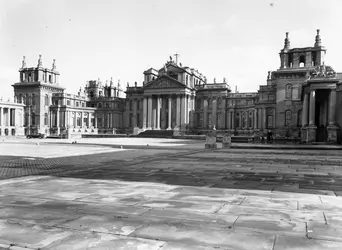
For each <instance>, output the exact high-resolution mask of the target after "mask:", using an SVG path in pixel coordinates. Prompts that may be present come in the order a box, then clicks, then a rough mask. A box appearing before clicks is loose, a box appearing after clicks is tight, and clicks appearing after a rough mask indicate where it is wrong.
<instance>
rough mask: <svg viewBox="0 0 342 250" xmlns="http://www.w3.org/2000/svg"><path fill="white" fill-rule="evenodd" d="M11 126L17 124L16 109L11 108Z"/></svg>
mask: <svg viewBox="0 0 342 250" xmlns="http://www.w3.org/2000/svg"><path fill="white" fill-rule="evenodd" d="M11 110H12V111H11V121H12V122H11V124H10V125H11V126H15V109H11Z"/></svg>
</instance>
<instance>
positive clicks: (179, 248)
mask: <svg viewBox="0 0 342 250" xmlns="http://www.w3.org/2000/svg"><path fill="white" fill-rule="evenodd" d="M185 249H186V250H217V249H218V248H217V247H208V246H198V245H197V246H195V245H186V244H181V243H175V242H168V243H166V244H165V245H164V246H163V247H162V248H161V249H160V250H185Z"/></svg>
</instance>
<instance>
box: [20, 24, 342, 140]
mask: <svg viewBox="0 0 342 250" xmlns="http://www.w3.org/2000/svg"><path fill="white" fill-rule="evenodd" d="M313 44H314V46H312V47H305V48H291V46H290V40H289V36H288V33H286V38H285V42H284V47H283V48H282V49H281V51H280V53H279V55H280V67H279V69H277V70H276V71H270V72H268V76H267V80H266V84H265V85H261V86H259V90H258V91H257V92H252V93H233V92H232V91H231V89H230V87H229V85H228V84H227V82H226V80H225V79H223V81H220V82H218V81H217V82H216V80H214V82H208V81H207V79H206V77H205V76H204V75H203V74H201V73H200V72H198V71H197V70H195V69H193V68H190V67H184V66H182V64H181V63H178V61H177V57H176V58H175V59H176V60H174V59H172V58H171V57H170V60H169V61H167V62H166V63H165V64H164V65H163V67H161V68H160V69H154V68H150V69H148V70H146V71H145V72H144V81H143V83H142V84H139V86H138V84H137V83H136V82H135V84H134V85H133V86H129V85H128V84H127V87H126V91H125V92H123V89H122V86H120V83H117V84H114V83H113V81H112V80H110V81H106V82H102V81H100V80H99V79H98V80H91V81H88V82H87V84H86V86H85V87H84V89H83V90H82V89H80V91H79V92H78V93H77V94H76V95H73V94H67V93H65V89H64V88H63V87H62V86H61V85H60V83H59V72H58V71H57V70H56V64H55V61H53V63H52V67H51V69H49V68H44V67H43V63H42V58H41V56H40V57H39V60H38V64H37V66H36V67H27V66H26V61H25V58H24V60H23V62H22V67H21V68H20V70H19V73H20V81H19V82H17V83H15V84H13V87H14V96H15V101H16V103H22V104H23V106H24V107H23V114H24V115H23V122H24V123H23V125H24V127H25V133H26V134H28V133H44V134H47V135H58V136H63V137H66V138H70V137H74V136H80V135H84V134H115V133H131V134H139V133H141V132H142V131H146V130H172V131H173V133H174V134H199V133H205V132H207V131H208V130H211V129H213V128H215V129H216V130H217V131H218V132H219V133H226V132H230V133H234V134H235V135H256V136H259V135H260V136H261V135H264V134H265V133H267V131H269V130H271V131H273V134H274V135H275V136H276V137H277V138H285V137H286V138H293V139H300V140H301V141H303V142H316V141H318V142H340V141H341V140H342V135H341V132H340V127H341V126H342V113H341V112H340V111H339V109H338V108H337V107H340V106H341V104H342V74H339V73H336V72H335V71H334V70H333V69H332V67H330V66H327V65H325V62H324V56H325V53H326V48H325V47H324V46H322V43H321V37H320V34H319V30H317V34H316V37H315V40H314V42H313ZM124 94H126V96H124Z"/></svg>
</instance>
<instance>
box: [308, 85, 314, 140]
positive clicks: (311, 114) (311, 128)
mask: <svg viewBox="0 0 342 250" xmlns="http://www.w3.org/2000/svg"><path fill="white" fill-rule="evenodd" d="M315 95H316V93H315V90H311V91H310V100H309V126H308V127H307V132H306V133H307V142H314V141H316V125H315V105H316V97H315Z"/></svg>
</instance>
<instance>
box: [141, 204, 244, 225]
mask: <svg viewBox="0 0 342 250" xmlns="http://www.w3.org/2000/svg"><path fill="white" fill-rule="evenodd" d="M234 207H235V206H234ZM143 216H147V217H151V218H153V217H157V218H163V219H166V218H170V219H176V220H180V221H183V222H184V223H188V224H196V223H198V225H203V223H206V225H208V226H209V225H211V226H213V227H226V228H229V227H232V226H233V224H234V222H235V221H236V219H237V218H238V215H231V214H212V213H200V212H184V211H180V210H178V209H150V210H148V211H147V212H145V213H144V214H143ZM185 221H188V222H185ZM191 221H192V223H191Z"/></svg>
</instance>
